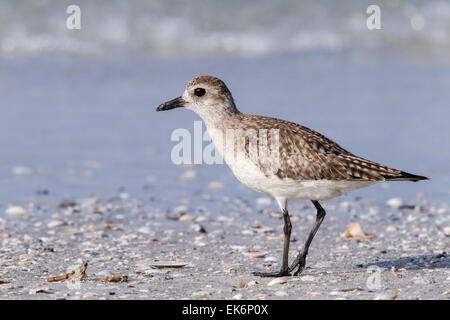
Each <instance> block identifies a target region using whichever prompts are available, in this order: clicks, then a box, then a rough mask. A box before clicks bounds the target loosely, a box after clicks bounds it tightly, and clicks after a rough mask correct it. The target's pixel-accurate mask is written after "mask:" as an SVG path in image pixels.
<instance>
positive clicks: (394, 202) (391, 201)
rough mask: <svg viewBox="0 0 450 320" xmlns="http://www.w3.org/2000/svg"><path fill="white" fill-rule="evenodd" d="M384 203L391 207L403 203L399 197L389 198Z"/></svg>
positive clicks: (396, 206) (397, 206)
mask: <svg viewBox="0 0 450 320" xmlns="http://www.w3.org/2000/svg"><path fill="white" fill-rule="evenodd" d="M386 204H387V205H388V206H390V207H393V208H399V207H400V206H401V205H402V204H403V200H402V199H401V198H391V199H389V200H388V201H386Z"/></svg>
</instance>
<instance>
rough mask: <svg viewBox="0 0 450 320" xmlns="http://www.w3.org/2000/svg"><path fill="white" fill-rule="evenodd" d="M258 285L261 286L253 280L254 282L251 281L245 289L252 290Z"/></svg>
mask: <svg viewBox="0 0 450 320" xmlns="http://www.w3.org/2000/svg"><path fill="white" fill-rule="evenodd" d="M257 284H259V282H258V281H255V280H253V281H250V282H249V283H247V284H246V285H245V287H246V288H251V287H254V286H256V285H257Z"/></svg>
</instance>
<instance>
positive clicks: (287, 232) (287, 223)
mask: <svg viewBox="0 0 450 320" xmlns="http://www.w3.org/2000/svg"><path fill="white" fill-rule="evenodd" d="M283 219H284V229H283V231H284V246H283V260H282V263H281V270H280V271H278V272H253V274H254V275H255V276H260V277H282V276H288V275H289V243H290V241H291V230H292V224H291V219H290V218H289V212H288V211H287V209H283Z"/></svg>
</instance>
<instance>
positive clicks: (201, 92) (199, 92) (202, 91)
mask: <svg viewBox="0 0 450 320" xmlns="http://www.w3.org/2000/svg"><path fill="white" fill-rule="evenodd" d="M205 93H206V90H205V89H203V88H195V90H194V94H195V95H196V96H197V97H201V96H203V95H204V94H205Z"/></svg>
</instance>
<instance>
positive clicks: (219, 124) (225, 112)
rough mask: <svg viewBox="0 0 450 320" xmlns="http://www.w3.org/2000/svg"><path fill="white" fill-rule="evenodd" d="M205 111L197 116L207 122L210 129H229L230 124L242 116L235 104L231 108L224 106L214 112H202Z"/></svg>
mask: <svg viewBox="0 0 450 320" xmlns="http://www.w3.org/2000/svg"><path fill="white" fill-rule="evenodd" d="M203 110H205V109H203ZM203 110H200V112H197V114H198V115H199V116H200V118H202V120H203V121H204V122H205V125H206V127H207V128H208V129H210V128H211V129H213V128H214V129H227V127H228V125H229V124H230V122H232V121H233V120H235V119H236V118H239V116H240V115H241V112H240V111H239V110H238V109H237V108H236V106H235V105H234V103H233V104H230V105H229V106H223V105H222V106H221V107H220V108H217V110H215V111H214V112H210V110H205V112H202V111H203Z"/></svg>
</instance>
